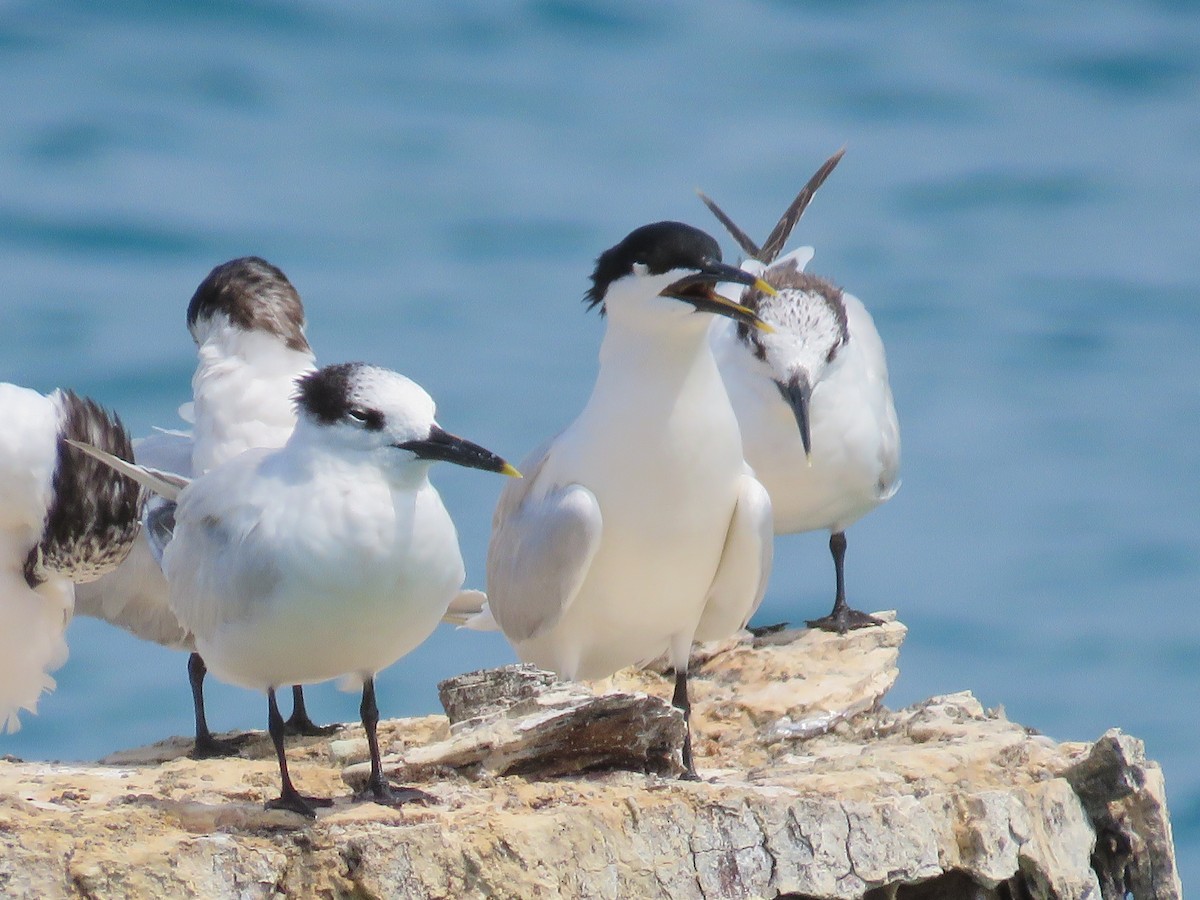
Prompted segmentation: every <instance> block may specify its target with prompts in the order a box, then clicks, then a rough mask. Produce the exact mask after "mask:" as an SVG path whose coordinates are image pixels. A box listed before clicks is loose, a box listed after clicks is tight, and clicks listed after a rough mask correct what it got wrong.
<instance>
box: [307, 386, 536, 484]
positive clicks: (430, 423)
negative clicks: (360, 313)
mask: <svg viewBox="0 0 1200 900" xmlns="http://www.w3.org/2000/svg"><path fill="white" fill-rule="evenodd" d="M296 384H297V388H298V390H297V393H296V411H297V413H298V415H299V421H298V423H297V426H296V432H295V439H296V440H301V441H304V440H314V439H315V440H319V441H321V442H322V443H324V444H326V445H330V446H334V447H337V448H338V449H339V450H340V451H343V452H347V453H364V454H381V461H382V462H383V464H384V465H394V464H400V465H407V464H412V463H420V464H425V465H427V464H428V463H431V462H434V461H437V460H445V461H447V462H452V463H456V464H458V465H460V466H467V467H470V468H474V469H485V470H487V471H490V472H502V473H504V474H506V475H516V474H517V470H516V469H514V468H513V467H512V466H510V465H509V464H508V463H507V462H505V461H504V460H503V459H501V458H500V457H499V456H497V455H496V454H494V453H492V452H491V451H490V450H485V449H484V448H483V447H480V446H479V445H478V444H473V443H471V442H470V441H466V440H463V439H462V438H460V437H456V436H454V435H452V434H449V433H448V432H446V431H443V430H442V428H441V427H440V426H439V425H438V424H437V421H436V420H435V418H434V413H435V411H436V408H435V406H434V402H433V398H432V397H430V396H429V394H427V393H426V392H425V390H424V389H423V388H422V387H421V386H420V385H419V384H417V383H416V382H414V381H412V380H410V379H408V378H405V377H404V376H403V375H401V374H399V373H398V372H393V371H392V370H391V369H384V368H380V367H378V366H371V365H367V364H366V363H339V364H337V365H332V366H326V367H325V368H323V369H318V370H317V371H315V372H312V373H310V374H308V375H305V376H303V377H301V378H300V379H298V381H297V383H296Z"/></svg>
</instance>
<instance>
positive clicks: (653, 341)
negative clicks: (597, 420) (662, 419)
mask: <svg viewBox="0 0 1200 900" xmlns="http://www.w3.org/2000/svg"><path fill="white" fill-rule="evenodd" d="M710 321H711V317H710V316H708V315H705V314H695V313H685V314H684V316H682V317H681V318H678V319H675V320H674V321H665V322H659V321H652V322H649V323H647V322H646V321H644V320H643V321H638V322H628V321H623V320H622V319H620V318H619V317H610V320H609V323H608V330H607V331H606V332H605V335H604V342H603V344H602V345H601V347H600V372H599V374H598V375H597V377H596V387H595V390H594V391H593V393H592V401H591V403H590V404H589V405H592V404H605V405H607V404H609V403H612V404H615V405H616V407H620V406H625V407H636V408H638V409H642V410H646V411H647V412H650V411H654V412H655V413H660V412H661V410H662V409H663V408H664V407H668V408H669V407H674V406H675V405H676V404H677V403H678V402H679V399H680V397H682V396H684V395H687V394H689V393H693V392H697V393H700V394H701V395H703V394H704V393H705V392H708V391H712V390H715V389H716V387H717V386H719V385H720V374H719V372H718V371H717V367H716V363H715V361H714V360H713V355H712V352H711V351H710V350H709V347H708V339H707V333H708V325H709V322H710ZM722 393H723V389H722ZM608 408H614V407H611V406H610V407H608Z"/></svg>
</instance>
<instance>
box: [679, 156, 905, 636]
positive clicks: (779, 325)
mask: <svg viewBox="0 0 1200 900" xmlns="http://www.w3.org/2000/svg"><path fill="white" fill-rule="evenodd" d="M841 157H842V153H841V152H840V151H839V152H838V153H837V154H835V155H834V156H832V157H831V158H830V159H829V160H828V161H826V163H825V164H824V165H823V166H822V167H821V168H820V169H819V170H818V171H817V173H816V174H815V175H814V176H813V177H812V178H811V179H810V180H809V182H808V184H806V185H805V186H804V189H803V190H802V191H801V192H800V194H799V195H798V196H797V197H796V199H795V200H794V201H793V202H792V205H791V206H789V207H788V209H787V211H786V212H785V213H784V215H783V217H782V218H781V219H780V220H779V223H778V224H777V225H776V226H775V229H774V230H773V231H772V232H771V235H770V236H769V237H768V238H767V241H766V243H765V244H764V245H763V246H762V247H761V248H760V247H758V246H757V245H756V244H754V242H753V241H751V240H750V238H748V237H746V235H745V233H744V232H742V231H741V229H739V228H738V227H737V226H736V225H734V224H733V222H732V221H731V220H730V219H729V217H728V216H726V215H725V213H724V212H722V211H721V209H720V208H719V207H717V205H716V204H715V203H713V202H712V201H711V200H709V199H708V198H707V197H705V196H704V195H703V194H701V195H700V197H701V199H702V200H703V201H704V202H705V203H706V204H707V205H708V206H709V208H710V209H711V210H712V211H713V213H714V214H715V215H716V216H717V218H718V219H720V220H721V222H722V223H723V224H725V226H726V227H727V228H728V229H729V231H730V232H731V234H733V236H734V238H735V239H736V240H737V241H738V243H739V244H740V245H741V247H742V249H743V250H744V251H745V252H746V253H747V254H748V255H749V259H747V260H746V262H744V263H743V268H744V269H746V270H747V271H748V272H750V273H752V274H754V275H759V276H761V277H763V278H765V279H766V280H767V281H769V282H770V283H771V284H772V285H774V286H775V287H776V288H777V290H778V294H776V295H769V294H765V293H763V292H760V291H756V290H754V289H753V288H749V289H747V290H745V291H743V292H742V295H741V299H740V302H741V303H742V304H744V305H745V306H747V307H748V308H750V309H753V310H754V311H755V313H757V314H758V315H759V316H760V317H761V318H762V319H763V321H765V322H767V323H768V324H770V325H771V326H772V328H773V329H774V330H773V331H772V332H771V333H763V332H761V331H758V330H751V329H749V328H746V327H745V326H744V325H736V326H735V325H731V324H730V323H728V322H725V321H721V322H717V323H714V325H713V328H712V332H711V334H710V339H711V343H712V347H713V352H714V354H715V355H716V358H717V363H718V365H719V366H720V369H721V375H722V377H723V378H724V379H725V386H726V387H727V388H728V390H729V396H730V399H731V400H732V401H733V407H734V409H735V410H736V411H737V417H738V423H739V424H740V426H741V431H742V442H743V444H744V446H745V451H746V460H747V461H748V462H749V463H750V465H751V466H752V467H753V469H754V471H755V473H756V474H757V475H758V477H759V478H760V479H761V480H762V483H763V484H764V485H765V486H766V488H767V491H768V493H769V494H770V495H771V504H772V507H773V509H774V511H775V530H776V532H777V533H779V534H794V533H796V532H802V531H815V530H818V529H820V530H828V531H829V532H830V538H829V550H830V553H831V554H832V556H833V564H834V574H835V579H836V587H835V593H834V605H833V610H832V611H831V612H830V613H829V615H827V616H823V617H821V618H819V619H812V620H810V621H809V622H808V623H807V624H808V625H809V627H810V628H820V629H823V630H826V631H836V632H840V633H845V632H846V631H847V630H849V629H853V628H863V627H866V626H870V625H879V624H882V623H881V621H880V620H879V619H877V618H876V617H874V616H870V615H867V614H866V613H864V612H860V611H859V610H856V609H853V608H852V607H851V606H850V605H849V604H848V603H847V602H846V581H845V572H844V562H845V556H846V529H847V528H848V527H849V526H850V525H852V524H853V523H854V522H856V521H858V519H860V518H861V517H862V516H864V515H866V514H867V513H868V512H870V511H871V510H873V509H874V508H875V507H877V506H879V505H880V504H881V503H884V502H885V501H887V500H889V499H891V497H892V496H893V495H895V493H896V491H897V490H898V489H899V487H900V427H899V424H898V423H897V420H896V407H895V404H894V403H893V401H892V391H891V388H890V386H889V384H888V370H887V359H886V357H885V355H884V349H883V341H882V340H881V339H880V337H879V332H878V331H877V330H876V329H875V323H874V322H873V321H872V319H871V315H870V313H868V312H867V309H866V307H865V306H863V304H862V303H861V301H859V300H858V298H857V297H854V296H853V295H851V294H848V293H846V292H845V291H843V290H842V289H841V288H839V287H836V286H835V285H834V284H832V283H831V282H829V281H826V280H825V279H823V278H820V277H818V276H816V275H811V274H809V273H807V272H805V271H804V267H805V265H806V264H807V263H808V261H809V260H810V259H811V258H812V256H813V251H812V249H811V248H809V247H804V248H801V249H799V250H796V251H794V252H792V253H789V254H787V255H786V256H783V257H780V258H778V259H777V257H779V252H780V250H781V249H782V248H783V245H784V243H785V242H786V241H787V239H788V237H789V235H790V234H791V231H792V228H793V227H795V224H796V222H797V221H798V220H799V218H800V216H801V215H802V214H803V212H804V209H805V207H806V206H807V205H808V202H809V201H810V200H811V199H812V196H813V194H814V193H815V192H816V190H817V188H819V187H820V185H821V184H822V183H823V182H824V181H825V179H826V178H827V177H828V176H829V173H830V172H832V171H833V168H834V166H836V165H837V163H838V161H839V160H840V159H841Z"/></svg>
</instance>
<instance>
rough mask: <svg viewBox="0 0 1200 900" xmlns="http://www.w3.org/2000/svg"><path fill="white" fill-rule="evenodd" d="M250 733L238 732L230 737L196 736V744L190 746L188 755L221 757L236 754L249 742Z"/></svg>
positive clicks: (205, 757) (202, 757)
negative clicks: (190, 750) (190, 749)
mask: <svg viewBox="0 0 1200 900" xmlns="http://www.w3.org/2000/svg"><path fill="white" fill-rule="evenodd" d="M251 737H252V735H249V734H239V735H237V736H236V737H231V738H215V737H213V736H212V735H209V736H208V737H207V738H203V737H198V738H196V744H195V746H194V747H193V748H192V752H191V754H190V756H191V757H192V759H221V758H222V757H226V756H237V755H238V754H239V753H240V752H241V751H242V748H243V747H245V746H246V744H248V743H250V738H251Z"/></svg>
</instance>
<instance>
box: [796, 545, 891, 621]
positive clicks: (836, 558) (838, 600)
mask: <svg viewBox="0 0 1200 900" xmlns="http://www.w3.org/2000/svg"><path fill="white" fill-rule="evenodd" d="M829 552H830V553H831V554H833V570H834V575H835V576H836V577H837V594H836V595H835V596H834V598H833V611H832V612H830V613H829V615H827V616H824V617H822V618H820V619H810V620H809V621H808V622H807V623H805V624H807V625H808V627H809V628H819V629H821V630H822V631H836V632H837V633H838V634H845V633H846V632H847V631H852V630H853V629H855V628H869V627H870V626H872V625H882V624H883V619H877V618H875V617H874V616H869V615H867V614H866V613H865V612H860V611H859V610H857V609H852V608H851V607H850V606H849V605H848V604H847V603H846V572H845V562H846V533H845V532H843V531H835V532H834V533H833V534H831V535H830V536H829Z"/></svg>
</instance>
